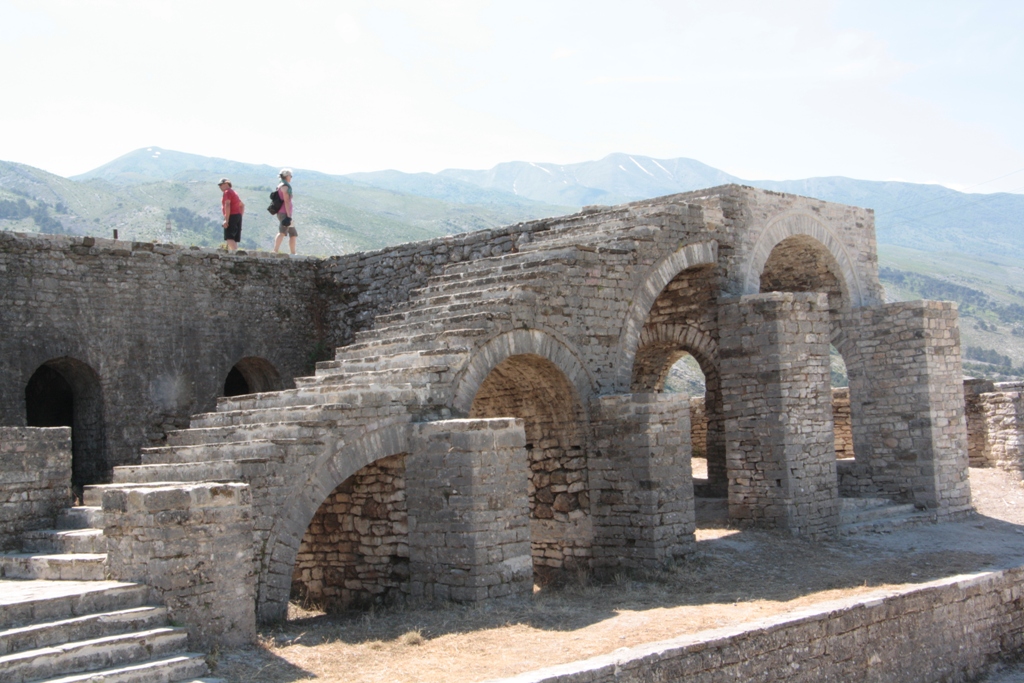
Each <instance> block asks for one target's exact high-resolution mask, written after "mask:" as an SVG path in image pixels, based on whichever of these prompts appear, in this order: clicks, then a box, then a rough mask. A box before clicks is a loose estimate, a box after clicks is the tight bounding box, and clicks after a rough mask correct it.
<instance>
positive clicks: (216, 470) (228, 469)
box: [114, 456, 283, 484]
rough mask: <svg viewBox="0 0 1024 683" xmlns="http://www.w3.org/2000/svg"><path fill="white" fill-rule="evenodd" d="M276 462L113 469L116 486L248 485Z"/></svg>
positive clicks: (265, 460)
mask: <svg viewBox="0 0 1024 683" xmlns="http://www.w3.org/2000/svg"><path fill="white" fill-rule="evenodd" d="M282 459H283V457H281V456H278V457H276V458H250V459H247V460H211V461H207V462H175V463H168V464H158V465H126V466H121V467H115V468H114V484H157V483H161V482H163V483H169V482H174V483H184V482H192V483H194V482H198V481H249V480H250V479H252V478H253V475H254V474H258V473H263V472H265V471H266V465H267V463H269V462H273V461H275V460H276V461H280V460H282Z"/></svg>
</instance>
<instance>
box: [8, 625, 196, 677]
mask: <svg viewBox="0 0 1024 683" xmlns="http://www.w3.org/2000/svg"><path fill="white" fill-rule="evenodd" d="M187 644H188V632H187V631H185V630H184V629H181V628H174V627H170V626H160V627H157V628H153V629H148V630H145V631H137V632H134V633H119V634H116V635H112V636H104V637H101V638H94V639H92V640H80V641H75V642H71V643H65V644H61V645H55V646H50V647H43V648H39V649H36V650H25V651H23V652H16V653H13V654H9V655H4V656H0V680H3V681H10V683H25V682H27V681H40V680H46V679H51V678H53V677H56V676H65V675H68V674H74V673H81V672H86V671H96V670H98V669H106V668H110V667H115V666H124V665H127V664H134V663H139V662H144V661H147V660H149V659H151V658H153V657H154V656H156V657H160V656H164V655H170V654H172V653H176V652H180V651H182V650H184V649H185V648H186V646H187Z"/></svg>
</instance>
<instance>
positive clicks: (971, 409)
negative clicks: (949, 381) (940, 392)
mask: <svg viewBox="0 0 1024 683" xmlns="http://www.w3.org/2000/svg"><path fill="white" fill-rule="evenodd" d="M964 388H965V393H966V392H967V390H968V386H967V384H966V383H965V385H964ZM986 388H987V387H986ZM992 389H993V390H992V391H987V392H984V393H974V392H971V394H969V396H970V400H968V402H967V406H968V414H967V425H968V444H969V445H970V446H972V448H971V449H970V450H969V454H970V458H971V465H972V466H973V467H999V468H1002V469H1005V470H1008V471H1011V472H1017V473H1024V386H1021V383H1020V382H1000V383H998V384H995V385H992Z"/></svg>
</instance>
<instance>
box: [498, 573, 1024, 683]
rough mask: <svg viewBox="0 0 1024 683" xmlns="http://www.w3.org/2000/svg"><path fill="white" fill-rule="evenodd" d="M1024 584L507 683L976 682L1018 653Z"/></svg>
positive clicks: (870, 601)
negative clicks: (677, 682)
mask: <svg viewBox="0 0 1024 683" xmlns="http://www.w3.org/2000/svg"><path fill="white" fill-rule="evenodd" d="M1022 580H1024V570H1022V569H1020V568H1018V569H1011V570H1006V571H998V572H990V573H985V574H979V575H975V576H967V577H954V578H950V579H942V580H940V581H934V582H932V583H930V584H927V585H925V586H923V587H915V588H910V589H903V590H898V591H888V592H878V593H875V594H871V595H868V596H858V597H856V598H850V599H847V600H842V601H836V602H833V603H826V604H821V605H816V606H815V607H814V608H811V609H807V610H801V611H800V612H797V613H795V614H788V615H781V616H778V617H772V618H770V619H765V620H763V621H759V622H754V623H747V624H742V625H740V626H736V627H731V628H725V629H718V630H714V631H705V632H703V633H696V634H694V635H692V636H683V637H680V638H676V639H674V640H667V641H663V642H660V643H652V644H650V645H645V646H640V647H635V648H629V649H625V648H623V649H622V650H618V651H616V652H614V653H612V654H609V655H604V656H601V657H595V658H593V659H589V660H585V661H582V662H573V663H571V664H564V665H562V666H556V667H551V668H549V669H543V670H539V671H533V672H529V673H525V674H522V675H519V676H515V677H514V678H509V679H504V683H605V682H607V683H613V682H614V683H624V682H628V683H654V682H655V681H682V680H685V681H688V682H689V681H693V682H694V683H717V682H718V681H761V682H762V683H774V682H775V681H780V682H781V681H787V682H792V681H807V682H808V683H810V682H812V681H872V682H875V683H933V682H934V681H964V680H976V677H977V676H979V675H980V674H981V673H982V672H983V671H984V670H985V668H986V667H987V666H988V665H990V664H992V663H994V662H995V661H996V660H999V659H1004V658H1010V657H1014V656H1015V655H1016V654H1017V653H1019V652H1020V649H1021V647H1022V646H1024V609H1022V607H1024V590H1022ZM495 683H498V682H497V681H496V682H495Z"/></svg>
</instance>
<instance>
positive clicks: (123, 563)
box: [103, 483, 256, 649]
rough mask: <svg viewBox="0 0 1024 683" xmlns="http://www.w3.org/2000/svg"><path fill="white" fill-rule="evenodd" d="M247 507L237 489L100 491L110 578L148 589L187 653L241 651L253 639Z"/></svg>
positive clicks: (246, 494) (241, 487)
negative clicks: (183, 632) (182, 632)
mask: <svg viewBox="0 0 1024 683" xmlns="http://www.w3.org/2000/svg"><path fill="white" fill-rule="evenodd" d="M251 503H252V499H251V497H250V491H249V487H248V486H247V485H246V484H239V483H227V484H218V483H199V484H173V483H172V484H166V485H162V486H155V487H132V486H130V485H128V486H125V487H122V488H114V489H109V490H106V491H105V492H104V493H103V519H104V524H105V528H104V532H103V533H104V536H106V538H107V548H108V552H107V558H108V559H107V568H108V570H109V571H110V575H111V577H112V578H113V579H115V580H118V581H137V582H140V583H145V584H146V585H148V586H149V587H150V590H151V591H152V592H153V593H154V594H155V595H156V596H157V600H158V601H159V602H162V603H163V604H164V605H166V606H167V609H168V612H169V616H170V619H171V622H172V623H177V624H182V625H184V626H185V627H186V628H187V629H188V633H189V644H190V645H191V646H192V647H193V648H204V649H212V648H214V647H225V646H226V647H238V646H243V645H248V644H249V643H251V642H252V641H253V640H255V638H256V610H255V605H256V574H255V563H254V562H253V542H252V540H253V534H252V512H251V511H252V505H251Z"/></svg>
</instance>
